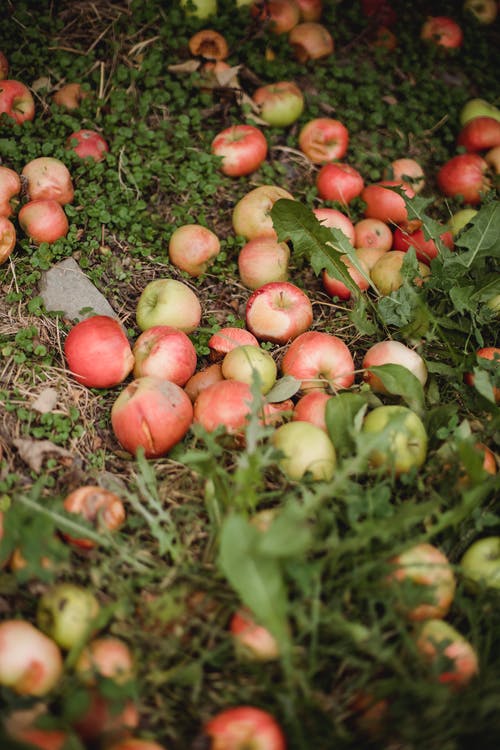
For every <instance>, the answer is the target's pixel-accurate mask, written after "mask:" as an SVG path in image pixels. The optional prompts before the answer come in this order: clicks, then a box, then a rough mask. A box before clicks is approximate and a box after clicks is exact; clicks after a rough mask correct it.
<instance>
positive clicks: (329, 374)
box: [281, 331, 354, 392]
mask: <svg viewBox="0 0 500 750" xmlns="http://www.w3.org/2000/svg"><path fill="white" fill-rule="evenodd" d="M281 371H282V373H283V375H293V377H294V378H297V380H300V381H301V389H302V391H304V392H306V391H309V390H315V389H320V390H326V389H328V388H331V389H333V390H338V389H342V388H349V387H350V386H351V385H352V384H353V383H354V361H353V358H352V355H351V352H350V351H349V348H348V347H347V345H346V344H345V343H344V342H343V341H342V339H340V338H339V337H338V336H334V335H333V334H331V333H326V332H324V331H306V332H305V333H302V334H301V335H300V336H297V338H296V339H295V340H294V341H292V343H291V344H289V346H288V348H287V350H286V352H285V355H284V357H283V359H282V362H281Z"/></svg>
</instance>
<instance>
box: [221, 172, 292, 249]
mask: <svg viewBox="0 0 500 750" xmlns="http://www.w3.org/2000/svg"><path fill="white" fill-rule="evenodd" d="M280 198H287V199H288V200H293V195H291V194H290V193H289V192H288V190H284V188H280V187H277V186H276V185H260V186H259V187H256V188H253V190H250V192H248V193H246V194H245V195H244V196H243V198H240V200H239V201H238V203H237V204H236V205H235V207H234V209H233V214H232V223H233V229H234V231H235V233H236V234H238V235H240V236H241V237H244V238H245V239H246V240H253V239H254V237H264V236H267V237H274V238H275V239H276V232H275V230H274V227H273V220H272V218H271V209H272V207H273V206H274V204H275V203H276V201H278V200H280Z"/></svg>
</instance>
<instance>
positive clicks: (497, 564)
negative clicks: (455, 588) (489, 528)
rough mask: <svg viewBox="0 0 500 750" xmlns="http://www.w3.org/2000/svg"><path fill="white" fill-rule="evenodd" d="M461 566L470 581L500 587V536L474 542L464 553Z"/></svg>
mask: <svg viewBox="0 0 500 750" xmlns="http://www.w3.org/2000/svg"><path fill="white" fill-rule="evenodd" d="M460 568H461V570H462V572H463V574H464V576H465V577H466V579H468V580H469V581H473V582H474V583H478V584H481V585H483V586H490V587H491V588H495V589H500V536H485V537H483V538H482V539H476V541H475V542H472V544H471V545H470V546H469V547H468V548H467V550H466V551H465V553H464V554H463V555H462V559H461V560H460Z"/></svg>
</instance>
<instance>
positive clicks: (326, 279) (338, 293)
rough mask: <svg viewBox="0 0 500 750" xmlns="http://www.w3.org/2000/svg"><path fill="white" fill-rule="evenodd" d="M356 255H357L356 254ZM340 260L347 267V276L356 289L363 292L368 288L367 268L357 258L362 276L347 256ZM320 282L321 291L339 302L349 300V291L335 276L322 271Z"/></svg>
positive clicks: (342, 256) (368, 276) (368, 275)
mask: <svg viewBox="0 0 500 750" xmlns="http://www.w3.org/2000/svg"><path fill="white" fill-rule="evenodd" d="M356 255H357V253H356ZM340 260H341V261H342V263H344V265H345V266H346V267H347V271H348V273H349V276H350V277H351V279H352V280H353V281H354V283H355V284H356V286H357V287H358V289H359V290H360V291H362V292H365V291H366V290H367V289H368V287H369V286H370V281H369V279H370V272H369V269H368V266H366V265H365V264H364V262H363V261H362V260H361V259H360V258H358V261H359V264H360V266H361V267H362V268H363V271H364V274H362V273H361V271H358V269H357V268H356V267H355V266H354V265H353V263H352V261H351V259H350V258H349V256H348V255H341V256H340ZM321 281H322V283H323V289H324V290H325V292H326V293H327V294H329V295H330V296H331V297H338V298H339V299H341V300H348V299H350V298H351V290H350V289H349V287H347V286H346V285H345V284H344V282H343V281H340V279H336V278H335V276H331V275H330V274H329V273H328V271H326V269H323V272H322V274H321Z"/></svg>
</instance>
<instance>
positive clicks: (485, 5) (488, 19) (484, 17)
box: [464, 0, 498, 25]
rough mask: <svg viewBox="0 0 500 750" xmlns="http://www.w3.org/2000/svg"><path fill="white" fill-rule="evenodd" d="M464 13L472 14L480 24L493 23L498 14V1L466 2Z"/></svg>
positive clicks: (478, 0)
mask: <svg viewBox="0 0 500 750" xmlns="http://www.w3.org/2000/svg"><path fill="white" fill-rule="evenodd" d="M464 11H469V12H470V13H472V14H473V15H474V16H475V17H476V19H477V20H478V21H479V23H482V24H485V25H488V24H490V23H493V21H494V20H495V18H496V17H497V13H498V6H497V3H496V0H465V2H464Z"/></svg>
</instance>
